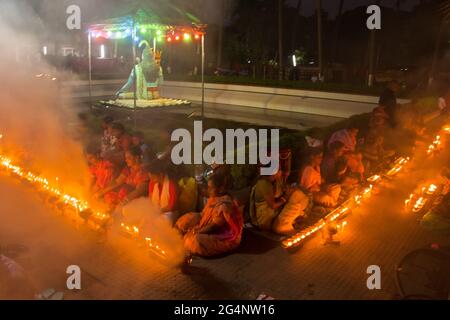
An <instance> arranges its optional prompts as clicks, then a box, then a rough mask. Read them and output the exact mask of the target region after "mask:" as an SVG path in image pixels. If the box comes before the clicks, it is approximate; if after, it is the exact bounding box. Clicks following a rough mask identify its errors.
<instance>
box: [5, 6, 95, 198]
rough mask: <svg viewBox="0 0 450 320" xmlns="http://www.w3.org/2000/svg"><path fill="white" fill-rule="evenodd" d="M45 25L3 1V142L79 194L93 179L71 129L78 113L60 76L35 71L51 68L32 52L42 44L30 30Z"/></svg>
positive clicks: (26, 10) (30, 13)
mask: <svg viewBox="0 0 450 320" xmlns="http://www.w3.org/2000/svg"><path fill="white" fill-rule="evenodd" d="M19 22H22V23H19ZM40 28H41V23H40V20H39V19H38V18H37V17H36V16H35V15H34V14H33V11H32V10H31V9H30V8H29V7H27V6H25V5H21V2H18V3H16V2H15V1H2V2H1V3H0V37H1V38H2V39H5V41H4V42H3V44H4V45H3V46H2V47H1V49H0V69H1V71H2V72H1V76H2V78H3V79H2V80H3V81H2V82H1V85H0V101H1V102H0V103H1V108H0V133H1V134H3V144H4V148H5V144H6V149H7V150H8V149H12V150H14V151H15V154H16V156H20V158H21V159H15V160H21V161H27V165H28V166H30V165H31V166H32V168H35V169H36V170H38V172H40V173H42V174H44V175H46V176H49V177H53V178H56V177H58V178H59V180H60V181H64V183H65V185H64V190H65V191H67V192H69V193H74V194H75V195H79V196H80V195H82V194H83V192H84V191H83V190H84V187H85V186H87V185H88V184H87V177H88V170H87V166H86V163H85V160H84V158H83V150H82V146H81V145H79V144H78V143H76V142H75V141H74V140H73V139H71V137H70V136H69V135H68V133H67V129H66V126H67V123H69V122H73V121H75V119H76V115H75V114H73V113H71V112H70V108H68V107H67V105H65V104H63V103H62V101H61V100H60V98H59V96H58V86H57V81H52V80H51V78H45V79H42V78H36V76H35V75H36V72H39V71H40V72H42V71H44V72H48V70H49V69H50V68H49V67H48V66H46V65H45V64H44V63H43V62H42V61H40V58H39V54H35V53H33V50H34V52H36V51H37V48H39V46H38V44H37V41H36V40H35V38H34V37H33V34H30V33H29V31H30V30H34V31H35V30H39V29H40ZM5 44H6V45H5ZM53 76H54V77H56V78H58V75H53ZM17 150H21V152H20V154H18V153H17Z"/></svg>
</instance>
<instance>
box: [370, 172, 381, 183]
mask: <svg viewBox="0 0 450 320" xmlns="http://www.w3.org/2000/svg"><path fill="white" fill-rule="evenodd" d="M380 178H381V176H379V175H378V174H375V175H373V176H371V177H369V178H367V181H369V182H372V183H374V182H377V181H379V180H380Z"/></svg>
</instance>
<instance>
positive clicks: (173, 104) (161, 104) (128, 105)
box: [99, 98, 191, 109]
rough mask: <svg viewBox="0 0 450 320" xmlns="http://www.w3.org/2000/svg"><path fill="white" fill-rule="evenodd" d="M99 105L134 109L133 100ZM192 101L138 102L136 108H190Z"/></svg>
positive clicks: (155, 100)
mask: <svg viewBox="0 0 450 320" xmlns="http://www.w3.org/2000/svg"><path fill="white" fill-rule="evenodd" d="M99 104H101V105H104V106H110V107H120V108H130V109H134V100H133V99H116V100H104V101H99ZM190 104H191V102H190V101H187V100H178V99H170V98H160V99H154V100H137V101H136V108H138V109H148V108H160V107H176V106H189V105H190Z"/></svg>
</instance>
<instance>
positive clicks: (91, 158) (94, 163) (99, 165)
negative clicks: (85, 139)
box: [86, 148, 115, 193]
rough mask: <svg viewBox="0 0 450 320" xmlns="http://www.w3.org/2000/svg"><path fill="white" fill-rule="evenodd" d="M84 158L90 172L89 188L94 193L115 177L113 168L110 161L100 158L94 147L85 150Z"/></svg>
mask: <svg viewBox="0 0 450 320" xmlns="http://www.w3.org/2000/svg"><path fill="white" fill-rule="evenodd" d="M86 158H87V161H88V166H89V171H90V173H91V190H92V191H93V192H94V193H96V192H99V191H100V190H103V189H105V188H106V187H108V186H109V185H110V184H111V183H112V180H113V178H114V177H115V172H114V171H115V170H114V167H113V165H112V163H111V162H110V161H108V160H104V159H102V158H101V157H100V152H99V151H98V150H97V149H95V148H90V149H89V150H87V152H86Z"/></svg>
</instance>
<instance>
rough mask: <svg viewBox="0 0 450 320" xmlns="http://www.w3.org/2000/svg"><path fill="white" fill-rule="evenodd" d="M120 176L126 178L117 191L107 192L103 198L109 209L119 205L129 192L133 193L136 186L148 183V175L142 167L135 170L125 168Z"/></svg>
mask: <svg viewBox="0 0 450 320" xmlns="http://www.w3.org/2000/svg"><path fill="white" fill-rule="evenodd" d="M120 176H121V177H123V176H125V177H126V178H125V183H124V184H123V185H122V186H120V187H119V190H118V191H111V192H108V193H107V194H105V196H104V199H105V202H106V204H108V205H109V206H110V207H112V206H116V205H117V204H119V203H120V202H121V201H123V200H124V199H125V198H126V197H127V196H128V194H129V193H130V192H133V191H134V190H136V188H137V187H138V186H140V185H141V184H143V183H146V182H147V181H148V174H147V173H146V172H145V171H144V169H143V168H142V167H138V168H137V169H132V168H129V167H126V168H125V169H123V170H122V173H121V174H120Z"/></svg>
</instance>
